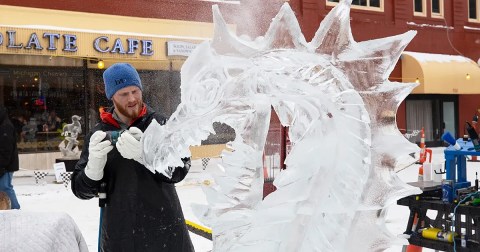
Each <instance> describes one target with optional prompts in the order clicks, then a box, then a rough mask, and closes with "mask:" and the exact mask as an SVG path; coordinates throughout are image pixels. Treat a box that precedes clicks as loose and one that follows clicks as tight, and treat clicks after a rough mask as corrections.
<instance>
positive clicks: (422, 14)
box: [412, 0, 427, 17]
mask: <svg viewBox="0 0 480 252" xmlns="http://www.w3.org/2000/svg"><path fill="white" fill-rule="evenodd" d="M415 1H418V0H412V3H413V5H412V7H413V15H414V16H416V17H426V16H427V0H420V1H422V12H418V11H415Z"/></svg>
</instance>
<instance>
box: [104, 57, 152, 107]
mask: <svg viewBox="0 0 480 252" xmlns="http://www.w3.org/2000/svg"><path fill="white" fill-rule="evenodd" d="M103 82H104V83H105V95H106V96H107V98H108V99H109V100H111V99H112V96H113V95H114V94H115V93H116V92H117V91H118V90H120V89H122V88H124V87H128V86H137V87H138V88H140V90H142V89H143V88H142V81H141V80H140V76H139V75H138V72H137V70H135V68H134V67H133V66H132V65H130V64H128V63H116V64H113V65H112V66H110V67H109V68H108V69H107V70H105V72H103Z"/></svg>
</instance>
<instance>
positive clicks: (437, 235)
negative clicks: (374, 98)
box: [422, 227, 457, 242]
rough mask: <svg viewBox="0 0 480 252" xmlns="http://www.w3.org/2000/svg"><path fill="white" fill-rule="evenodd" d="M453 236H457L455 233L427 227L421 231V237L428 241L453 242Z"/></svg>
mask: <svg viewBox="0 0 480 252" xmlns="http://www.w3.org/2000/svg"><path fill="white" fill-rule="evenodd" d="M455 236H457V233H455V232H452V231H445V230H442V229H440V228H434V227H429V228H424V229H423V230H422V237H423V238H425V239H430V240H438V241H444V242H453V239H454V238H455Z"/></svg>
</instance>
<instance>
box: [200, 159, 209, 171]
mask: <svg viewBox="0 0 480 252" xmlns="http://www.w3.org/2000/svg"><path fill="white" fill-rule="evenodd" d="M209 161H210V158H209V157H206V158H202V166H203V169H204V170H205V169H206V168H207V166H208V162H209Z"/></svg>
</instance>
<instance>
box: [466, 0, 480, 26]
mask: <svg viewBox="0 0 480 252" xmlns="http://www.w3.org/2000/svg"><path fill="white" fill-rule="evenodd" d="M467 3H468V8H467V9H468V12H467V15H468V21H469V22H476V23H480V0H476V1H475V3H476V5H477V18H476V19H474V18H470V1H468V0H467Z"/></svg>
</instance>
